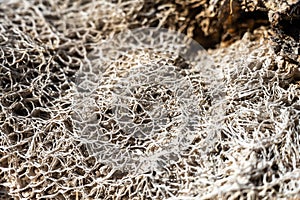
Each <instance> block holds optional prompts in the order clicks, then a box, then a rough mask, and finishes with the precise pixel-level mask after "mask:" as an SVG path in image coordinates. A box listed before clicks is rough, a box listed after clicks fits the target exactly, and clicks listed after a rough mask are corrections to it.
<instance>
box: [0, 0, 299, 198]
mask: <svg viewBox="0 0 300 200" xmlns="http://www.w3.org/2000/svg"><path fill="white" fill-rule="evenodd" d="M299 10H300V3H299V2H297V1H295V0H278V1H266V0H253V1H250V0H240V1H238V0H207V1H205V0H186V1H182V0H171V1H169V0H168V1H167V0H66V1H59V0H49V1H45V0H30V1H25V0H2V1H0V196H1V198H2V199H10V198H11V199H168V198H169V199H297V198H300V196H299V195H300V155H299V154H300V153H299V152H300V136H299V132H300V125H299V112H300V99H299V95H300V94H299V93H300V90H299V84H300V71H299V62H300V56H299V54H300V53H299V52H300V50H299V49H300V44H299V39H300V23H299V22H300V12H299ZM150 27H157V28H166V29H170V30H173V31H179V32H181V33H183V34H186V35H187V36H188V37H191V38H193V39H194V40H196V41H197V42H199V43H200V44H201V45H202V46H203V47H205V48H206V49H208V53H209V55H210V56H211V57H212V58H213V60H214V63H215V64H214V66H212V69H214V70H218V71H221V72H220V74H221V75H222V87H223V88H222V99H221V101H219V104H218V107H219V108H222V110H223V113H222V116H219V117H218V127H216V128H215V129H214V131H213V132H209V131H208V130H211V129H208V128H210V127H211V126H213V125H214V124H213V123H212V121H213V118H214V114H216V113H214V112H213V108H214V105H215V104H214V99H213V98H212V97H213V96H212V95H213V94H212V92H210V90H209V88H207V85H206V84H205V83H203V82H202V80H201V78H199V74H197V72H195V70H194V68H193V67H192V66H189V64H187V63H185V62H184V61H182V60H181V58H178V57H172V55H169V56H167V58H166V57H165V56H166V55H162V54H157V55H156V56H151V54H144V55H139V54H135V52H134V51H132V52H131V56H133V57H134V59H136V60H138V61H139V62H143V63H144V64H145V65H146V64H147V65H146V66H150V67H149V68H143V69H142V70H141V71H139V73H141V74H140V76H139V77H138V78H141V77H142V76H143V74H148V75H149V74H150V75H151V73H153V71H157V69H156V68H155V69H154V70H153V69H151V66H152V65H151V64H153V63H155V64H156V65H155V66H157V64H159V63H160V62H162V61H164V65H166V64H168V65H169V66H170V67H171V68H172V69H175V70H177V72H178V74H179V75H178V76H179V80H189V82H188V83H189V84H186V83H187V82H185V81H183V82H181V84H183V85H187V91H188V95H189V96H190V97H191V98H190V99H188V98H186V96H184V95H182V96H179V97H180V98H182V99H184V101H183V102H185V101H187V102H189V103H191V102H190V101H191V100H194V99H196V101H195V102H194V101H192V104H193V105H195V106H196V107H198V108H199V112H196V114H195V113H194V114H191V115H187V116H192V118H191V119H192V120H195V119H196V121H197V123H199V124H200V126H199V128H198V129H196V130H193V131H194V132H193V133H194V135H193V137H192V140H188V142H187V144H188V145H187V146H186V147H184V148H182V150H181V151H180V152H176V151H175V154H174V151H173V150H174V149H172V148H169V149H168V148H166V149H163V150H159V149H160V146H163V145H165V144H168V143H169V142H170V141H171V140H172V138H174V137H175V138H176V136H174V132H176V128H178V127H179V125H180V123H181V121H180V120H182V119H183V118H184V117H181V118H176V117H177V116H185V115H184V112H179V113H178V112H177V113H176V112H173V113H172V112H171V113H167V112H166V113H165V116H168V118H169V119H170V120H171V121H172V122H174V123H173V124H172V126H167V127H164V131H165V132H159V134H158V133H157V134H156V135H155V134H152V135H150V136H149V135H143V134H139V135H138V136H136V137H132V133H136V132H135V131H133V130H136V129H133V127H129V126H128V127H127V124H126V123H123V122H124V121H122V117H123V115H122V114H124V111H122V109H125V110H126V112H127V113H130V114H132V116H134V117H135V119H134V120H135V123H136V124H138V125H139V126H138V127H143V126H146V125H145V124H148V123H150V122H149V121H151V120H152V121H153V117H152V118H151V116H150V115H147V114H149V112H150V111H151V110H152V111H153V110H155V108H153V107H151V106H152V105H151V104H149V102H151V101H152V100H153V99H156V100H157V101H159V102H161V103H162V104H163V105H164V106H165V107H166V109H167V110H172V109H175V110H176V109H177V107H178V104H176V102H175V103H174V102H172V98H175V97H177V96H176V95H177V94H176V93H174V91H168V90H167V89H165V88H164V81H165V82H168V80H165V79H164V78H163V77H162V78H161V79H160V80H161V85H159V86H158V87H157V88H155V85H153V83H152V82H151V80H150V79H149V81H148V82H146V83H148V84H150V85H151V87H149V86H147V85H145V86H143V87H139V88H132V87H131V85H130V84H128V80H132V81H136V84H139V83H140V82H139V81H140V80H139V79H136V76H135V75H136V73H135V71H134V68H133V66H134V63H132V62H133V60H132V59H133V58H132V57H127V58H126V56H125V57H124V58H122V59H123V60H126V59H127V63H125V64H124V63H115V65H114V67H112V68H107V70H106V69H105V70H106V71H105V72H103V71H101V70H100V71H97V70H99V69H101V68H93V66H95V65H96V64H97V63H95V61H97V60H96V59H95V57H97V55H98V54H97V53H98V52H99V44H101V43H103V42H105V41H107V40H108V39H109V38H111V37H113V36H115V35H118V34H119V33H122V32H123V31H126V30H132V29H136V28H150ZM122 45H124V46H126V44H124V43H123V44H122ZM160 53H161V52H160ZM145 55H146V56H145ZM120 59H121V58H120ZM159 69H160V68H159ZM95 70H96V71H95ZM78 74H79V75H78ZM95 75H97V76H98V75H103V77H104V78H103V79H101V80H103V81H104V82H105V84H107V85H109V84H114V83H115V81H120V84H123V86H125V87H126V88H127V90H126V91H127V93H126V92H125V96H128V95H129V96H130V95H131V97H134V98H135V100H134V101H127V100H126V99H124V98H123V97H122V96H121V97H122V98H120V99H119V101H121V104H120V102H118V104H117V105H118V106H119V105H124V106H123V107H121V108H120V106H119V107H117V108H119V109H120V110H121V111H122V112H121V114H120V115H115V113H116V112H112V109H111V107H110V103H111V102H112V101H110V97H111V95H112V91H111V90H109V87H108V88H101V87H100V88H98V89H96V90H95V91H94V93H93V96H92V97H91V98H90V100H91V101H92V103H95V104H94V105H95V106H94V107H92V109H93V110H92V111H87V113H92V114H93V115H94V116H93V117H94V118H93V120H94V121H87V120H86V119H84V118H83V122H81V121H80V120H78V118H76V117H77V116H76V112H74V111H76V109H77V110H78V109H80V105H83V106H84V104H88V103H89V102H82V104H80V100H81V97H80V93H79V92H80V91H79V89H78V87H77V86H78V84H79V85H80V84H81V83H82V82H84V81H87V80H90V78H91V79H92V78H93V77H95ZM176 76H177V75H176ZM145 78H146V80H147V77H145ZM184 78H188V79H184ZM124 80H126V81H124ZM78 81H79V83H78ZM122 81H123V82H122ZM87 82H88V81H87ZM128 91H129V93H128ZM116 93H117V94H123V91H122V92H119V93H118V91H117V92H116ZM78 95H79V96H78ZM74 97H75V98H74ZM147 98H148V99H147ZM74 99H75V100H74ZM145 100H146V101H145ZM78 102H79V104H78ZM74 103H75V105H76V106H75V107H74ZM143 103H144V104H143ZM140 105H142V106H143V107H145V108H147V109H148V108H149V109H148V110H143V109H142V108H141V106H140ZM147 106H149V107H147ZM126 112H125V114H126ZM189 112H192V111H189ZM74 113H75V114H74ZM132 116H131V117H132ZM177 119H179V121H176V120H177ZM95 121H96V122H95ZM78 123H79V124H80V125H79V126H78ZM95 123H96V125H95ZM76 124H77V125H76ZM91 124H92V125H93V124H94V125H93V126H91ZM157 124H159V122H157V123H156V125H157ZM78 127H81V128H83V129H80V128H78ZM95 127H96V129H97V128H98V129H101V130H98V132H97V133H99V132H100V133H102V134H100V136H99V135H98V136H97V137H100V138H97V140H99V139H100V140H103V141H109V144H114V145H116V146H117V145H120V146H123V147H124V149H126V151H124V155H125V154H126V155H128V154H130V153H128V149H131V150H132V152H135V155H136V154H140V155H144V154H145V155H146V154H147V153H149V152H150V154H151V152H162V154H161V155H157V157H156V158H155V159H157V160H156V161H155V163H151V162H150V164H149V163H148V164H147V165H144V166H142V170H135V171H136V172H135V173H133V171H134V169H133V168H132V167H131V166H132V165H131V164H132V163H134V162H135V160H134V159H133V160H132V161H131V163H130V162H129V164H128V165H122V167H120V166H121V164H120V163H119V161H120V159H119V157H116V160H117V161H118V162H116V163H107V162H102V161H101V159H99V157H98V156H97V155H95V154H93V153H91V151H89V148H91V146H89V145H87V144H86V143H85V142H83V140H82V137H80V134H82V132H83V133H85V132H84V131H86V132H89V133H90V132H93V130H94V129H95ZM122 127H123V129H122ZM155 127H156V126H154V125H153V126H150V128H152V129H155ZM84 128H87V130H85V129H84ZM88 128H89V129H88ZM148 128H149V127H148ZM82 130H84V131H82ZM146 130H147V128H143V130H142V132H145V131H146ZM172 134H173V135H172ZM178 138H179V137H178ZM183 139H184V137H183V138H181V139H179V140H178V141H180V142H184V140H183ZM179 145H180V144H179ZM167 147H169V146H167ZM97 148H100V149H99V151H100V152H101V151H103V152H107V149H106V151H105V150H103V148H106V146H105V145H103V146H101V145H100V147H99V146H98V147H97ZM111 149H113V150H114V148H113V147H112V148H108V150H111ZM124 149H120V153H122V150H124ZM145 152H146V153H145ZM113 153H114V152H113ZM113 153H112V155H113ZM130 155H131V154H130ZM130 155H129V157H130ZM113 156H114V155H113ZM121 157H122V155H121ZM140 158H142V157H139V159H140ZM102 159H104V158H102ZM149 160H150V161H151V159H150V158H149ZM127 163H128V162H127ZM157 163H160V165H158V166H156V164H157ZM152 164H153V165H152ZM149 165H152V168H151V167H150V169H149V170H147V167H148V166H149Z"/></svg>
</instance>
